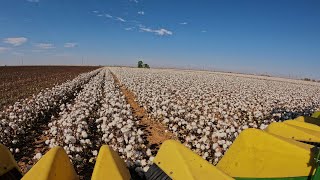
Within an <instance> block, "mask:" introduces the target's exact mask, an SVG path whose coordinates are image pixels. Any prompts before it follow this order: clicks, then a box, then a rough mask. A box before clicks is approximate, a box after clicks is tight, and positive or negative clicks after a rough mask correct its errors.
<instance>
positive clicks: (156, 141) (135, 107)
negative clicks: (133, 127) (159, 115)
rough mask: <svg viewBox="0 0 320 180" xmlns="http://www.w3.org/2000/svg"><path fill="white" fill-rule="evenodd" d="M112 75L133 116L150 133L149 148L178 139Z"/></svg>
mask: <svg viewBox="0 0 320 180" xmlns="http://www.w3.org/2000/svg"><path fill="white" fill-rule="evenodd" d="M111 74H112V76H113V78H114V80H115V83H116V84H117V85H119V87H120V89H121V91H122V93H123V94H124V95H125V97H126V100H127V103H128V104H130V106H131V109H132V111H133V115H134V116H135V117H136V118H137V119H139V120H140V123H141V125H142V127H145V129H144V130H145V131H147V132H148V136H147V141H148V142H149V146H159V145H161V144H162V143H163V142H164V141H165V140H168V139H177V138H176V137H175V136H174V135H173V134H172V133H171V132H170V131H168V130H167V131H166V127H165V126H164V125H163V124H161V123H160V122H158V121H157V120H155V119H152V118H150V117H149V116H148V114H147V112H146V110H145V109H144V108H143V107H141V106H140V105H139V104H138V102H137V101H136V98H135V95H134V94H133V93H132V92H131V91H130V90H129V89H127V88H126V87H125V86H124V85H122V84H121V83H120V81H119V79H118V78H117V77H116V76H115V75H114V74H113V73H111Z"/></svg>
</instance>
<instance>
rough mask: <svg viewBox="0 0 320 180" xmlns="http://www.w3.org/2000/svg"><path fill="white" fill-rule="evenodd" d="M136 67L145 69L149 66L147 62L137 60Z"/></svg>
mask: <svg viewBox="0 0 320 180" xmlns="http://www.w3.org/2000/svg"><path fill="white" fill-rule="evenodd" d="M138 68H147V69H149V68H150V66H149V65H148V64H144V63H143V61H138Z"/></svg>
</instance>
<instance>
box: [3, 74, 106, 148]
mask: <svg viewBox="0 0 320 180" xmlns="http://www.w3.org/2000/svg"><path fill="white" fill-rule="evenodd" d="M99 71H100V69H98V70H95V71H92V72H89V73H84V74H80V75H79V76H78V77H76V78H75V79H73V80H72V81H67V82H65V83H63V84H61V85H56V86H55V87H53V88H52V89H45V90H43V91H41V92H40V93H39V94H37V95H34V96H33V97H31V98H28V99H23V100H21V101H19V102H16V103H15V104H14V105H12V106H9V107H8V108H6V109H4V110H3V111H2V112H0V143H3V144H4V145H6V146H7V147H9V148H10V150H11V151H12V152H14V153H19V151H20V150H19V148H20V147H21V146H24V145H25V144H24V143H25V142H26V138H27V137H29V136H28V135H30V133H32V132H31V130H32V128H34V127H35V125H36V124H37V123H39V122H40V123H46V122H47V120H48V119H50V116H51V115H52V114H53V113H55V112H56V111H57V108H59V106H60V105H62V104H64V103H66V102H68V101H70V99H72V98H73V97H74V93H76V92H77V91H79V90H80V89H81V88H82V87H83V85H84V84H86V83H87V82H88V81H89V80H90V79H91V78H92V77H93V76H95V75H96V74H97V73H98V72H99Z"/></svg>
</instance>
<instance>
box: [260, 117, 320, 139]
mask: <svg viewBox="0 0 320 180" xmlns="http://www.w3.org/2000/svg"><path fill="white" fill-rule="evenodd" d="M265 131H266V132H268V133H271V134H275V135H278V136H281V137H284V138H290V139H294V140H298V141H306V142H320V131H315V130H311V129H307V128H303V127H299V126H294V125H290V124H286V123H282V122H274V123H271V124H270V125H269V126H268V127H267V128H266V129H265Z"/></svg>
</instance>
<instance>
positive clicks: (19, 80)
mask: <svg viewBox="0 0 320 180" xmlns="http://www.w3.org/2000/svg"><path fill="white" fill-rule="evenodd" d="M97 68H98V67H92V66H90V67H88V66H4V67H0V109H1V108H2V107H3V106H5V105H10V104H13V103H14V102H16V101H18V100H19V99H22V98H28V97H30V96H32V95H33V94H38V93H39V92H40V91H41V90H43V89H45V88H51V87H53V86H54V85H56V84H61V83H63V82H65V81H67V80H71V79H73V78H75V77H76V76H77V75H79V74H80V73H84V72H89V71H92V70H94V69H97Z"/></svg>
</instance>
